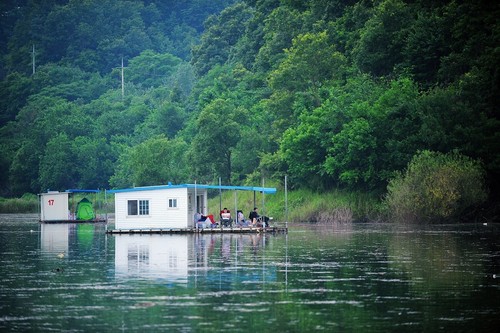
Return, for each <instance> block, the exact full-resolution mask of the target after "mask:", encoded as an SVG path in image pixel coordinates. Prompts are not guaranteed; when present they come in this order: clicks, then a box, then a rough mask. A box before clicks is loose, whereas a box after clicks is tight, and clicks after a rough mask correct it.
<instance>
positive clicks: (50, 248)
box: [40, 223, 70, 253]
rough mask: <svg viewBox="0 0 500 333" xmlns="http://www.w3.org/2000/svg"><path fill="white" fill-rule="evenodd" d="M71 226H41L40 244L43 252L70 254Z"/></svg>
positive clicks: (65, 224)
mask: <svg viewBox="0 0 500 333" xmlns="http://www.w3.org/2000/svg"><path fill="white" fill-rule="evenodd" d="M69 226H70V225H69V224H67V223H61V224H44V223H42V224H40V227H41V230H40V244H41V250H42V252H49V253H68V249H69V237H68V236H69Z"/></svg>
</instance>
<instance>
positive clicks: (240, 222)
mask: <svg viewBox="0 0 500 333" xmlns="http://www.w3.org/2000/svg"><path fill="white" fill-rule="evenodd" d="M236 216H237V219H236V220H237V221H238V222H237V226H238V227H248V226H249V225H250V221H246V220H245V216H244V215H243V211H241V210H239V211H238V214H237V215H236Z"/></svg>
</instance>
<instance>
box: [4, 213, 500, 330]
mask: <svg viewBox="0 0 500 333" xmlns="http://www.w3.org/2000/svg"><path fill="white" fill-rule="evenodd" d="M38 231H39V232H38ZM499 235H500V226H497V225H490V224H488V226H487V227H484V226H473V225H454V226H443V225H441V226H421V227H420V226H409V227H407V228H403V227H399V226H395V225H390V224H353V225H350V226H328V227H315V226H312V225H306V226H294V228H292V229H290V232H289V234H288V235H278V236H273V235H268V234H265V235H264V234H253V235H238V234H223V235H221V234H213V235H211V234H201V235H171V236H170V235H111V236H109V235H106V234H105V227H104V226H102V225H101V226H99V225H75V224H61V225H49V224H46V225H45V224H44V225H39V224H38V222H37V218H36V217H35V218H33V219H32V220H28V221H26V220H21V221H19V220H16V219H14V220H9V219H8V218H7V219H6V218H5V217H2V216H0V285H1V288H0V331H2V332H3V331H10V332H28V331H29V332H37V331H41V332H46V331H56V332H60V331H69V330H71V331H81V332H108V331H112V332H115V331H129V332H138V331H144V332H149V331H157V332H161V331H176V332H179V331H181V332H196V331H203V332H246V331H263V332H269V331H276V332H282V331H287V332H311V331H328V332H335V331H346V332H358V331H362V332H423V331H425V332H427V331H474V330H476V331H484V332H486V331H489V330H488V329H491V328H496V327H498V325H499V324H500V312H499V308H498V299H500V289H499V287H498V286H499V285H498V281H499V279H498V275H499V272H500V262H499V261H498V258H500V244H499V242H498V239H499V238H498V237H499ZM60 253H64V254H65V255H64V257H63V258H59V257H58V254H60Z"/></svg>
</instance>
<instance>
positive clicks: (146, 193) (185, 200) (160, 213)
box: [107, 184, 276, 233]
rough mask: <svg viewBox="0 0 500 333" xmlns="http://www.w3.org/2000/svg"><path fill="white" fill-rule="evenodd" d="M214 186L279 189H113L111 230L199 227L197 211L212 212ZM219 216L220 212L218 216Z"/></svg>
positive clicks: (190, 186) (193, 186)
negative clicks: (210, 194) (209, 203)
mask: <svg viewBox="0 0 500 333" xmlns="http://www.w3.org/2000/svg"><path fill="white" fill-rule="evenodd" d="M210 189H212V190H234V191H254V192H260V193H265V194H273V193H276V189H275V188H268V187H250V186H225V185H199V184H181V185H172V184H168V185H158V186H146V187H134V188H128V189H118V190H109V191H108V192H107V193H114V195H115V230H110V231H109V232H110V233H122V232H126V233H134V232H158V231H160V230H171V231H173V230H176V231H186V230H192V229H193V228H194V229H196V223H195V222H196V221H195V216H196V214H198V213H199V214H202V215H204V216H209V212H208V211H207V193H208V190H210ZM212 213H213V212H212ZM218 218H219V217H218V216H217V217H216V218H215V219H217V220H218ZM254 229H255V228H254Z"/></svg>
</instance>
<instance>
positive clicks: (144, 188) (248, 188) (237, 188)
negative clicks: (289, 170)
mask: <svg viewBox="0 0 500 333" xmlns="http://www.w3.org/2000/svg"><path fill="white" fill-rule="evenodd" d="M174 188H188V189H189V188H197V189H210V190H230V191H256V192H262V193H265V194H274V193H276V188H274V187H259V186H230V185H201V184H179V185H171V184H169V185H155V186H142V187H133V188H125V189H116V190H108V191H107V192H108V193H123V192H138V191H155V190H166V189H174Z"/></svg>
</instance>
